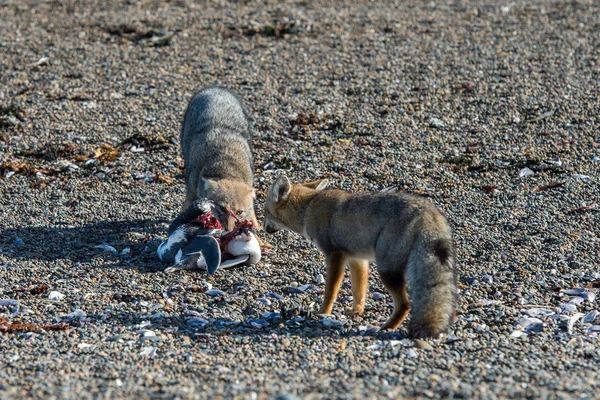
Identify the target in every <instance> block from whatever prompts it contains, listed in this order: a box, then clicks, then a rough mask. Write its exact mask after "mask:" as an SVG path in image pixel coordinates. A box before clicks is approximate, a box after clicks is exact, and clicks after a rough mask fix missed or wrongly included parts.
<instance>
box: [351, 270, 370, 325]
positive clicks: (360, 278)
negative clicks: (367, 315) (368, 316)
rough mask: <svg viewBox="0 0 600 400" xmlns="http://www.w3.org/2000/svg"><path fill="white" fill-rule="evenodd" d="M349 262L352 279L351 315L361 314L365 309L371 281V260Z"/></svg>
mask: <svg viewBox="0 0 600 400" xmlns="http://www.w3.org/2000/svg"><path fill="white" fill-rule="evenodd" d="M348 264H349V265H350V279H351V281H352V311H351V315H359V314H362V313H363V311H364V309H365V299H366V297H367V284H368V283H369V262H368V261H367V260H350V262H349V263H348Z"/></svg>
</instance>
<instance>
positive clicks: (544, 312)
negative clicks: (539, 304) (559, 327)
mask: <svg viewBox="0 0 600 400" xmlns="http://www.w3.org/2000/svg"><path fill="white" fill-rule="evenodd" d="M527 314H528V315H529V316H530V317H538V316H543V317H548V316H550V315H554V311H552V310H548V309H547V308H532V309H530V310H527Z"/></svg>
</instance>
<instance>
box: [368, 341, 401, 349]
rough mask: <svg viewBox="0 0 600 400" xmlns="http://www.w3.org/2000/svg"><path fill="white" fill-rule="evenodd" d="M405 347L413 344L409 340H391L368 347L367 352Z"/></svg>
mask: <svg viewBox="0 0 600 400" xmlns="http://www.w3.org/2000/svg"><path fill="white" fill-rule="evenodd" d="M401 344H402V345H405V346H408V345H410V344H411V341H410V340H408V339H402V340H390V341H388V342H380V343H377V344H373V345H371V346H369V347H367V350H379V349H382V348H384V347H396V346H399V345H401Z"/></svg>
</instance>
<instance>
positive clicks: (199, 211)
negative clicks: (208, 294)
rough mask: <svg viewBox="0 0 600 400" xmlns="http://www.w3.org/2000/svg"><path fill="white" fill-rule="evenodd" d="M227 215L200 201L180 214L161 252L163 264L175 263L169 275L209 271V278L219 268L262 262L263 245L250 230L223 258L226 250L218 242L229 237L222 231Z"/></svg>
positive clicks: (232, 243)
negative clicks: (177, 271)
mask: <svg viewBox="0 0 600 400" xmlns="http://www.w3.org/2000/svg"><path fill="white" fill-rule="evenodd" d="M226 212H227V211H226V210H223V209H221V208H220V207H219V206H217V205H216V204H214V203H213V202H211V201H210V200H207V199H199V200H196V201H195V202H194V203H192V205H191V206H190V207H189V208H188V209H186V210H185V211H183V212H182V213H181V214H179V216H177V218H176V219H175V220H174V221H173V222H172V223H171V225H170V226H169V230H168V234H169V237H168V238H167V240H166V241H164V242H163V243H161V245H160V246H159V247H158V250H157V252H158V257H159V258H160V259H161V260H162V261H167V262H171V263H174V265H173V266H172V267H169V268H167V269H166V270H165V271H167V272H172V271H176V270H180V269H206V270H207V272H208V274H209V275H212V274H213V273H214V272H215V271H216V270H217V269H218V268H219V267H220V268H227V267H232V266H234V265H239V264H243V263H246V264H256V263H257V262H259V261H260V258H261V250H260V245H259V244H258V240H257V239H256V236H255V235H254V233H252V232H251V231H249V230H241V231H239V234H237V235H236V236H235V237H234V238H233V239H231V240H230V241H229V242H228V243H227V244H226V245H225V248H224V251H223V254H221V251H222V249H221V248H220V243H219V241H218V240H217V239H219V240H220V239H221V238H223V237H225V235H227V234H228V233H229V232H227V231H225V230H223V229H219V228H220V221H221V220H222V219H223V216H224V215H225V213H226ZM202 217H204V219H205V222H204V223H202V222H201V221H200V220H201V219H202ZM212 217H215V219H216V220H217V221H219V222H216V221H215V220H214V219H213V218H212ZM206 220H208V223H207V222H206ZM214 222H216V223H214Z"/></svg>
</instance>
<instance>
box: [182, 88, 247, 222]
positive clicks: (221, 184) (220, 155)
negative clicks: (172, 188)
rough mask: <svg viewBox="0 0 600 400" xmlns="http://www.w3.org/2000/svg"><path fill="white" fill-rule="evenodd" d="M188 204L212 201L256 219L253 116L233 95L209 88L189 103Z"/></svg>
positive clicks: (185, 146)
mask: <svg viewBox="0 0 600 400" xmlns="http://www.w3.org/2000/svg"><path fill="white" fill-rule="evenodd" d="M181 146H182V153H183V158H184V162H185V170H186V192H187V194H186V201H185V203H184V206H183V209H186V208H187V207H189V206H190V204H191V203H192V202H193V201H194V200H196V199H198V198H209V199H211V200H213V201H215V202H216V203H217V204H219V205H220V206H223V207H226V208H229V209H231V210H233V211H235V212H239V213H240V214H239V216H240V217H242V218H254V205H253V204H254V203H253V202H254V191H253V189H252V184H253V179H254V173H253V159H252V149H251V132H250V123H249V120H248V112H247V110H246V108H245V107H244V105H243V104H242V102H241V101H240V100H239V99H238V98H237V97H236V96H235V95H234V94H233V93H231V92H230V91H228V90H225V89H221V88H208V89H204V90H201V91H200V92H198V93H197V94H196V95H195V96H194V98H193V99H192V101H191V102H190V103H189V105H188V107H187V110H186V112H185V117H184V120H183V126H182V130H181Z"/></svg>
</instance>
